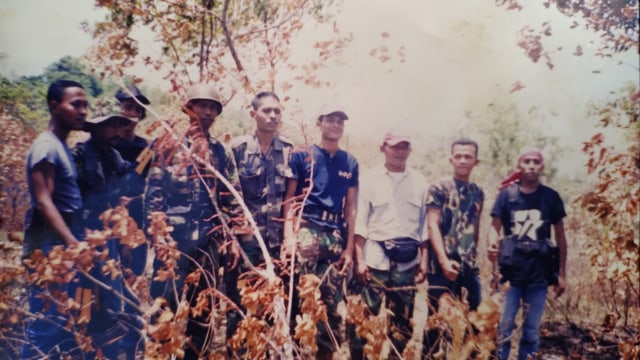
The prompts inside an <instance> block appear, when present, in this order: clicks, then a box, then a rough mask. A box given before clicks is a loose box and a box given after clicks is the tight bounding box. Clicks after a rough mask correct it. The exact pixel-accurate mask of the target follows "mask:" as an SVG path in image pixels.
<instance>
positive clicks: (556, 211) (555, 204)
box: [549, 191, 567, 224]
mask: <svg viewBox="0 0 640 360" xmlns="http://www.w3.org/2000/svg"><path fill="white" fill-rule="evenodd" d="M551 196H552V198H551V200H552V201H551V204H552V206H551V213H550V214H549V221H550V222H551V224H557V223H558V222H560V220H562V218H564V217H565V216H567V213H566V212H565V210H564V202H563V201H562V198H560V195H559V194H558V192H556V191H553V193H552V195H551Z"/></svg>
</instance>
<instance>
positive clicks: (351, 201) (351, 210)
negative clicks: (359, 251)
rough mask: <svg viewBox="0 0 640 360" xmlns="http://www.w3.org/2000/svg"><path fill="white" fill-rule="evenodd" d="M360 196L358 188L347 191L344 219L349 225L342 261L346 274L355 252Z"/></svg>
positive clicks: (343, 271)
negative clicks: (358, 199)
mask: <svg viewBox="0 0 640 360" xmlns="http://www.w3.org/2000/svg"><path fill="white" fill-rule="evenodd" d="M357 195H358V187H357V186H352V187H350V188H349V189H348V190H347V196H346V198H345V202H344V219H345V222H346V223H347V246H346V248H345V249H344V251H343V252H342V256H341V259H342V261H343V264H342V273H346V271H348V270H349V266H351V263H352V261H353V251H354V247H355V244H354V242H355V241H354V235H355V225H356V199H357Z"/></svg>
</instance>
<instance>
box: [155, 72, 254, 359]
mask: <svg viewBox="0 0 640 360" xmlns="http://www.w3.org/2000/svg"><path fill="white" fill-rule="evenodd" d="M183 111H184V112H185V113H186V114H187V115H189V128H188V130H187V133H186V136H185V137H184V138H185V140H184V142H180V141H176V136H175V135H174V134H171V133H167V134H164V135H163V136H161V137H160V138H159V139H158V140H157V142H156V145H155V147H156V156H155V157H154V160H153V161H152V164H151V169H150V170H149V176H148V180H147V188H146V191H145V197H144V203H145V213H146V215H147V217H146V218H147V219H150V218H152V217H153V216H157V215H158V212H163V213H165V214H166V215H167V221H168V223H169V225H170V226H172V227H173V231H172V232H171V237H166V238H165V237H163V236H160V235H157V234H150V235H151V237H152V241H153V246H154V248H155V251H156V258H155V260H154V263H153V269H154V276H153V278H154V281H153V282H152V284H151V295H152V296H153V297H154V298H155V297H164V298H165V299H166V300H167V301H168V302H169V304H170V307H171V309H172V311H173V312H174V313H175V311H176V310H177V307H178V303H179V299H181V298H186V299H188V301H190V303H191V306H192V307H194V306H195V305H196V302H198V305H199V308H200V309H201V310H203V311H202V312H201V313H200V315H193V313H192V312H189V316H190V318H189V322H188V323H187V330H186V335H187V336H188V337H190V341H187V343H186V344H185V348H184V350H185V353H184V359H197V358H200V357H206V349H207V348H208V341H210V340H211V339H212V336H211V333H212V331H213V327H212V323H211V319H210V318H209V314H210V312H211V307H212V304H213V300H214V299H213V296H207V297H206V300H208V301H207V302H206V306H205V308H204V309H203V308H202V300H204V299H199V298H198V295H199V294H201V293H202V292H203V291H205V290H207V289H210V288H215V287H216V281H217V272H218V268H219V265H220V261H221V256H220V253H221V247H222V246H223V245H226V244H225V243H227V242H229V243H228V246H226V249H227V258H226V260H227V263H228V267H229V268H230V269H232V268H234V267H235V265H236V264H237V262H238V255H239V249H238V245H237V243H236V242H235V241H234V240H231V238H232V234H231V233H238V232H240V229H241V228H243V224H244V222H243V221H242V220H241V219H240V215H241V213H242V210H241V208H240V206H239V203H238V200H237V199H236V198H235V197H234V196H233V194H231V192H230V191H229V189H228V188H227V187H226V186H225V185H224V183H223V182H222V181H220V179H218V178H217V176H216V174H214V172H213V169H215V170H216V171H217V172H218V173H219V174H220V175H221V176H223V177H224V178H225V179H226V180H228V182H229V183H231V184H232V185H233V187H234V188H235V189H236V190H237V191H238V192H240V185H239V181H238V174H237V170H236V165H235V162H234V160H233V155H232V153H231V151H230V150H229V149H227V148H226V147H225V146H223V144H222V143H221V142H220V141H218V140H217V139H215V138H213V137H211V135H210V134H209V129H210V128H211V125H213V123H214V121H215V119H216V118H217V117H218V115H220V113H221V112H222V103H221V101H220V96H219V95H218V93H217V92H216V90H215V89H214V88H213V87H212V86H211V85H207V84H196V85H193V86H192V87H191V88H190V89H189V90H188V91H187V101H186V103H185V105H184V107H183ZM146 228H149V226H146ZM243 230H244V229H243ZM170 248H175V249H177V250H179V252H180V256H179V258H178V259H177V264H176V263H175V261H174V259H173V258H171V256H170V252H169V249H170ZM168 253H169V256H167V254H168ZM172 264H173V266H172ZM176 265H177V266H176ZM196 270H200V271H201V274H200V275H199V276H196V275H198V274H195V273H193V272H194V271H196ZM174 271H175V276H173V277H172V276H170V277H168V278H167V280H160V279H159V278H158V274H161V275H162V274H167V273H172V272H174ZM191 273H193V274H192V275H191V277H190V281H189V282H188V283H187V284H185V277H186V276H187V275H189V274H191ZM165 278H166V277H165ZM209 294H211V293H207V295H209ZM211 295H213V294H211ZM167 340H169V339H167Z"/></svg>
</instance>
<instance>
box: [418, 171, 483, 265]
mask: <svg viewBox="0 0 640 360" xmlns="http://www.w3.org/2000/svg"><path fill="white" fill-rule="evenodd" d="M483 203H484V192H483V191H482V189H481V188H480V187H479V186H478V185H476V184H475V183H472V182H470V183H465V184H461V185H459V186H456V184H455V183H454V180H452V179H444V180H441V181H439V182H438V183H436V184H435V185H432V186H431V187H430V188H429V194H428V195H427V207H436V208H440V209H441V211H442V212H441V222H440V232H441V234H442V237H443V240H444V246H445V251H446V252H447V254H448V255H449V257H450V258H452V256H451V255H452V254H454V256H453V257H454V258H458V257H459V259H454V260H458V261H462V262H463V263H464V265H465V266H468V267H470V268H477V267H478V265H477V249H476V233H477V232H478V231H480V229H478V221H479V216H480V211H481V210H482V204H483Z"/></svg>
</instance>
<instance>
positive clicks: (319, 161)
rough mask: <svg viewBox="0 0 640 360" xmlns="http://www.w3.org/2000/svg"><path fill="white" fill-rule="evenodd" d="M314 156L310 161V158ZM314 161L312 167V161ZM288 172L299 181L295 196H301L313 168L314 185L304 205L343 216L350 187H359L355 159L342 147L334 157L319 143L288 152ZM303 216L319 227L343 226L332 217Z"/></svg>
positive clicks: (356, 161) (307, 184)
mask: <svg viewBox="0 0 640 360" xmlns="http://www.w3.org/2000/svg"><path fill="white" fill-rule="evenodd" d="M311 159H313V161H312V160H311ZM312 163H313V169H312V167H311V164H312ZM290 165H291V171H292V173H293V178H294V179H296V180H298V187H297V189H296V195H301V194H302V193H303V190H304V188H306V187H308V186H309V178H310V177H311V172H312V171H313V179H312V183H313V186H312V188H311V189H310V192H309V196H307V201H306V202H305V204H304V206H305V209H306V208H313V209H316V210H320V211H326V212H328V213H331V214H334V215H335V214H338V215H339V216H342V213H343V206H344V200H345V197H346V196H347V191H348V190H349V188H350V187H357V186H358V174H359V170H358V160H356V158H355V157H354V156H353V155H351V154H350V153H348V152H346V151H344V150H338V151H337V152H336V153H335V154H334V155H333V156H331V155H330V154H329V152H327V151H326V150H325V149H323V148H321V147H319V146H318V145H313V146H311V147H309V148H307V149H306V150H305V151H297V152H294V153H293V154H292V155H291V162H290ZM302 217H303V218H304V219H306V220H308V221H311V222H313V223H315V224H317V225H320V226H327V227H331V228H342V226H341V224H338V223H337V222H336V221H335V219H334V220H333V221H325V220H323V219H322V218H317V217H315V216H311V214H310V215H309V216H308V217H307V216H306V215H305V214H304V211H303V215H302Z"/></svg>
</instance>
